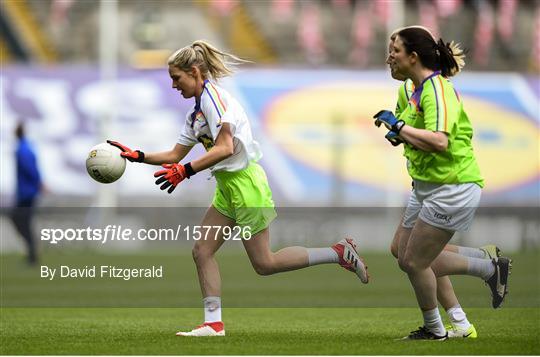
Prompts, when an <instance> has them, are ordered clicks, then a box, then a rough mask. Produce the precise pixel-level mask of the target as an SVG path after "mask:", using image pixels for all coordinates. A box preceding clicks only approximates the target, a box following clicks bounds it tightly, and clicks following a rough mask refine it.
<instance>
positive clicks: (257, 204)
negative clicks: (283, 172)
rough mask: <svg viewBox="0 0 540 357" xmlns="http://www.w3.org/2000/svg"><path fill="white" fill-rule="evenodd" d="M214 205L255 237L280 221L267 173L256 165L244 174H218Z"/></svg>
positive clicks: (249, 167)
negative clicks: (276, 219)
mask: <svg viewBox="0 0 540 357" xmlns="http://www.w3.org/2000/svg"><path fill="white" fill-rule="evenodd" d="M214 176H215V177H216V181H217V186H216V192H215V193H214V199H213V201H212V205H213V206H214V207H215V208H216V209H217V210H218V211H219V212H220V213H221V214H223V215H225V216H227V217H229V218H231V219H232V220H234V221H235V222H236V224H237V225H238V226H239V227H242V228H244V227H245V228H247V229H249V231H250V232H251V235H252V236H254V235H255V234H257V233H259V232H260V231H262V230H263V229H265V228H267V227H268V226H269V225H270V222H272V221H273V220H274V218H276V216H277V214H276V210H275V209H274V201H273V200H272V191H271V190H270V187H269V186H268V179H267V178H266V174H265V172H264V169H263V168H262V167H261V166H260V165H259V164H257V163H255V162H252V163H250V164H249V166H248V167H246V168H245V169H244V170H241V171H236V172H227V171H218V172H216V173H215V174H214Z"/></svg>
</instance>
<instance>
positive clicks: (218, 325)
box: [176, 321, 225, 337]
mask: <svg viewBox="0 0 540 357" xmlns="http://www.w3.org/2000/svg"><path fill="white" fill-rule="evenodd" d="M176 336H191V337H212V336H225V326H224V325H223V322H221V321H216V322H205V323H204V324H202V325H200V326H197V327H196V328H194V329H193V330H191V331H189V332H182V331H179V332H177V333H176Z"/></svg>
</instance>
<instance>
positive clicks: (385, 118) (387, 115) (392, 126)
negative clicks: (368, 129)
mask: <svg viewBox="0 0 540 357" xmlns="http://www.w3.org/2000/svg"><path fill="white" fill-rule="evenodd" d="M373 118H375V125H376V126H377V127H380V126H381V124H384V125H385V126H386V128H387V129H388V130H391V131H393V132H394V133H396V135H399V132H400V131H401V128H403V126H404V125H405V122H404V121H403V120H398V119H397V118H396V117H395V116H394V114H392V112H391V111H389V110H381V111H380V112H378V113H377V114H375V115H374V116H373Z"/></svg>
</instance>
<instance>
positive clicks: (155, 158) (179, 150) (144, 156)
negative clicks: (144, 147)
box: [107, 140, 193, 165]
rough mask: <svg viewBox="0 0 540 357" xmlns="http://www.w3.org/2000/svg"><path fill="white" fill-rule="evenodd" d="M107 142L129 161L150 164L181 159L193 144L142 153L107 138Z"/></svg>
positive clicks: (177, 145)
mask: <svg viewBox="0 0 540 357" xmlns="http://www.w3.org/2000/svg"><path fill="white" fill-rule="evenodd" d="M107 143H109V144H111V145H112V146H116V147H117V148H119V149H120V150H122V152H121V153H120V156H122V157H123V158H126V159H127V160H128V161H130V162H144V163H145V164H150V165H162V164H171V163H177V162H179V161H180V160H182V159H183V158H184V157H186V155H187V154H188V153H189V152H190V151H191V148H192V147H193V146H189V145H182V144H176V145H175V146H174V147H173V148H172V149H171V150H168V151H161V152H150V153H144V152H142V151H141V150H131V149H130V148H128V147H127V146H125V145H123V144H121V143H119V142H117V141H112V140H107Z"/></svg>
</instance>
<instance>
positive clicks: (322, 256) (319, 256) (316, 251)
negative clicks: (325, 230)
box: [306, 248, 339, 266]
mask: <svg viewBox="0 0 540 357" xmlns="http://www.w3.org/2000/svg"><path fill="white" fill-rule="evenodd" d="M306 249H307V252H308V264H309V266H312V265H317V264H328V263H337V262H339V257H338V255H337V253H336V251H335V250H333V249H332V248H306Z"/></svg>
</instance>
